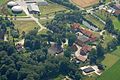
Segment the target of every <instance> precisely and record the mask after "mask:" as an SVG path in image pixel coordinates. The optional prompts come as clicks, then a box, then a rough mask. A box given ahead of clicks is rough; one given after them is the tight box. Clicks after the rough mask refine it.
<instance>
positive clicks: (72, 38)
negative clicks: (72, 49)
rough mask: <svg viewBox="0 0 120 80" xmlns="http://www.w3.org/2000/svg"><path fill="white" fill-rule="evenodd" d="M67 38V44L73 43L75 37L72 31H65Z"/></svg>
mask: <svg viewBox="0 0 120 80" xmlns="http://www.w3.org/2000/svg"><path fill="white" fill-rule="evenodd" d="M67 38H68V45H69V46H72V45H73V43H75V41H76V39H77V37H76V35H75V34H73V33H67Z"/></svg>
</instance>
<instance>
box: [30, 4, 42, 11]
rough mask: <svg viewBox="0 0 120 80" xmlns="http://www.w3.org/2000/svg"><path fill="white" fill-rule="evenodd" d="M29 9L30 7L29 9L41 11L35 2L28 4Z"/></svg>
mask: <svg viewBox="0 0 120 80" xmlns="http://www.w3.org/2000/svg"><path fill="white" fill-rule="evenodd" d="M28 9H29V11H36V12H40V10H39V7H38V5H36V4H34V3H33V4H29V5H28Z"/></svg>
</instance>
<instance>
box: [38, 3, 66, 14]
mask: <svg viewBox="0 0 120 80" xmlns="http://www.w3.org/2000/svg"><path fill="white" fill-rule="evenodd" d="M39 8H40V11H41V16H46V15H54V14H55V13H56V12H59V11H65V10H67V8H66V7H64V6H62V5H59V4H56V3H53V2H50V3H49V5H47V6H40V7H39Z"/></svg>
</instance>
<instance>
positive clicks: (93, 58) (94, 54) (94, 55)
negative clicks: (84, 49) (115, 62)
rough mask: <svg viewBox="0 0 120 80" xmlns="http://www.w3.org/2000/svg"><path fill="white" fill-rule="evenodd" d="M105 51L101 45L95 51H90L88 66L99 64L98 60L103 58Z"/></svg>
mask: <svg viewBox="0 0 120 80" xmlns="http://www.w3.org/2000/svg"><path fill="white" fill-rule="evenodd" d="M104 54H105V50H104V48H103V47H102V45H101V44H99V45H97V47H96V49H94V48H93V49H92V50H91V52H90V53H89V59H90V64H91V65H92V64H100V60H101V59H103V58H104Z"/></svg>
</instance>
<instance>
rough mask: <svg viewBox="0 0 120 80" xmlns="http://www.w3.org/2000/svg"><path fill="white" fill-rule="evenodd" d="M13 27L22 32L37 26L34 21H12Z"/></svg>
mask: <svg viewBox="0 0 120 80" xmlns="http://www.w3.org/2000/svg"><path fill="white" fill-rule="evenodd" d="M13 23H14V24H15V28H16V29H18V30H19V31H20V33H22V31H25V32H29V31H30V30H32V29H34V28H35V27H38V25H37V24H36V23H35V22H34V21H13Z"/></svg>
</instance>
